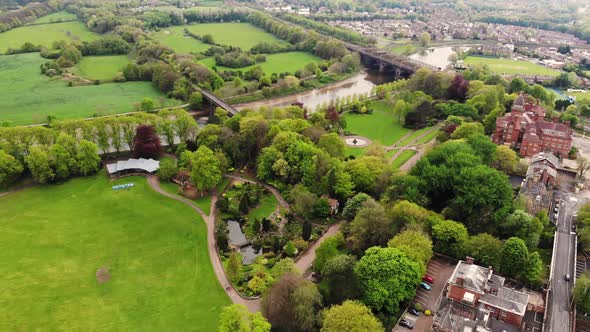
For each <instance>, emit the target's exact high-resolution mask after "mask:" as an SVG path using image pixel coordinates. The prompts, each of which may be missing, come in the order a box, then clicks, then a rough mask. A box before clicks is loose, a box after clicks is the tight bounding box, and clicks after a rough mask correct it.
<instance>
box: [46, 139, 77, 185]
mask: <svg viewBox="0 0 590 332" xmlns="http://www.w3.org/2000/svg"><path fill="white" fill-rule="evenodd" d="M49 164H50V166H51V169H53V172H54V173H55V177H54V178H55V179H57V180H65V179H67V178H68V177H70V174H71V170H72V169H73V168H74V167H75V165H76V160H75V159H74V158H73V157H72V156H70V153H69V152H68V150H66V148H65V147H63V146H61V145H60V144H53V145H52V146H51V148H50V149H49Z"/></svg>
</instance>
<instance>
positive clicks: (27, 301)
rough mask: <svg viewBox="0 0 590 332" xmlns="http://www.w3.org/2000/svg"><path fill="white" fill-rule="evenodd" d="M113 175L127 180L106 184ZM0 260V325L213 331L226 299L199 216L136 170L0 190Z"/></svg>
mask: <svg viewBox="0 0 590 332" xmlns="http://www.w3.org/2000/svg"><path fill="white" fill-rule="evenodd" d="M123 183H133V184H134V185H135V186H134V187H132V188H131V189H128V190H118V191H115V190H112V189H111V186H112V185H116V184H123ZM32 207H34V208H32ZM171 257H173V258H174V259H173V260H172V261H171ZM0 261H2V262H3V263H2V264H0V275H1V279H2V281H3V282H2V296H0V307H1V308H2V309H0V311H1V312H2V314H3V316H5V317H10V319H3V320H1V321H0V330H2V331H41V330H44V331H90V330H93V331H96V330H102V331H106V330H109V331H115V330H116V331H179V330H187V329H189V330H194V331H217V324H218V318H219V313H220V312H221V309H222V308H223V306H225V305H228V304H230V300H229V298H228V297H227V296H226V295H225V292H224V291H223V289H222V287H221V285H220V284H219V282H218V281H217V278H216V276H215V274H214V272H213V267H212V265H211V261H210V258H209V255H208V249H207V231H206V225H205V223H204V221H203V220H202V219H201V217H200V216H199V215H198V214H197V213H196V212H195V211H193V210H192V209H191V208H190V207H188V206H186V205H184V204H183V203H181V202H177V201H174V200H172V199H170V198H167V197H164V196H162V195H161V194H158V193H156V192H155V191H154V190H152V188H151V187H150V186H149V185H148V184H147V181H146V180H145V178H143V177H127V178H124V179H120V180H116V181H114V182H111V181H109V179H108V178H107V176H106V174H104V172H101V173H100V174H98V175H96V176H90V177H84V178H77V179H73V180H69V181H67V182H66V183H63V184H55V185H47V186H36V187H34V188H30V189H26V190H22V191H19V192H17V193H13V194H10V195H7V196H4V197H0ZM101 268H107V269H108V276H109V278H107V279H108V280H106V281H103V282H99V280H98V278H97V276H96V273H97V270H99V269H101Z"/></svg>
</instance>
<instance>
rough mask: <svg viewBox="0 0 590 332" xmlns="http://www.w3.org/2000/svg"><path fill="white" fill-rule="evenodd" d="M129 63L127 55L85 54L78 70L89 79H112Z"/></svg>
mask: <svg viewBox="0 0 590 332" xmlns="http://www.w3.org/2000/svg"><path fill="white" fill-rule="evenodd" d="M128 63H129V58H128V57H127V56H126V55H105V56H85V57H83V58H82V60H81V61H80V62H79V63H78V65H77V66H76V67H77V72H78V74H79V75H80V76H82V77H84V78H86V79H89V80H110V79H113V78H114V77H115V75H116V74H117V73H118V72H120V71H122V70H123V67H125V66H126V65H127V64H128Z"/></svg>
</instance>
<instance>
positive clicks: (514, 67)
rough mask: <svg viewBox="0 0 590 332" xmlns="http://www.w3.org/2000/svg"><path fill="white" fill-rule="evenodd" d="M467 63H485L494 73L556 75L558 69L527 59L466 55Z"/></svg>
mask: <svg viewBox="0 0 590 332" xmlns="http://www.w3.org/2000/svg"><path fill="white" fill-rule="evenodd" d="M464 61H465V64H467V65H487V66H488V68H490V70H491V71H492V72H494V73H496V74H508V75H517V74H521V75H542V76H557V75H559V71H558V70H555V69H551V68H547V67H545V66H541V65H538V64H536V63H532V62H529V61H522V60H510V59H498V58H486V57H476V56H468V57H467V58H465V60H464Z"/></svg>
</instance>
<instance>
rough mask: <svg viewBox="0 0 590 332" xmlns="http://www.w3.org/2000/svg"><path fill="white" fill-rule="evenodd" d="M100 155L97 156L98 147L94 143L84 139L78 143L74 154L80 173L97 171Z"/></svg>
mask: <svg viewBox="0 0 590 332" xmlns="http://www.w3.org/2000/svg"><path fill="white" fill-rule="evenodd" d="M99 163H100V157H99V156H98V147H97V146H96V144H94V143H92V142H90V141H87V140H85V139H83V140H80V143H78V153H77V154H76V164H77V165H78V170H79V171H80V173H81V174H82V175H88V174H92V173H96V172H98V169H99Z"/></svg>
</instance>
